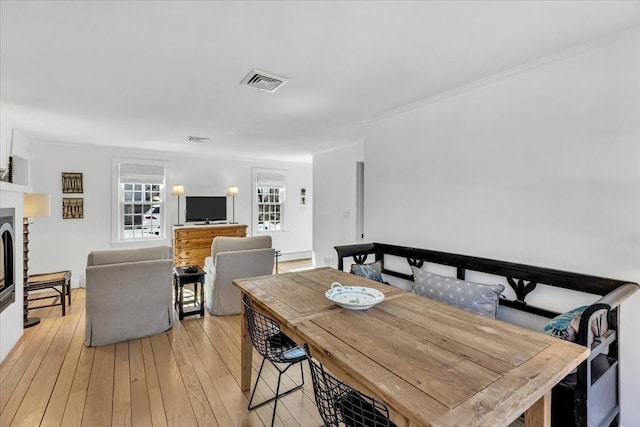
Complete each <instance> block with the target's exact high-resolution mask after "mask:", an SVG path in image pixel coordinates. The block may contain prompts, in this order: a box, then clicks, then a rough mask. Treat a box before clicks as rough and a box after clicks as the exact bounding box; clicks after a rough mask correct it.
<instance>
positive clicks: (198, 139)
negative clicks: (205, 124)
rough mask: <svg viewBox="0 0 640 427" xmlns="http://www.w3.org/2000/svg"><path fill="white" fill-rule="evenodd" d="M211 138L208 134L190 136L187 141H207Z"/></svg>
mask: <svg viewBox="0 0 640 427" xmlns="http://www.w3.org/2000/svg"><path fill="white" fill-rule="evenodd" d="M209 139H211V138H207V137H206V136H188V137H187V141H189V142H206V141H209Z"/></svg>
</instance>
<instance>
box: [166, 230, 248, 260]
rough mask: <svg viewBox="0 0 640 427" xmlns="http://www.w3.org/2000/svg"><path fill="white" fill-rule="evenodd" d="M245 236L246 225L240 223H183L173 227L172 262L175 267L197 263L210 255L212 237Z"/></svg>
mask: <svg viewBox="0 0 640 427" xmlns="http://www.w3.org/2000/svg"><path fill="white" fill-rule="evenodd" d="M217 236H228V237H246V236H247V226H246V225H240V224H219V225H184V226H175V227H173V263H174V265H175V266H176V267H183V266H185V265H197V266H198V267H200V268H204V259H205V258H206V257H208V256H210V255H211V242H212V241H213V238H214V237H217Z"/></svg>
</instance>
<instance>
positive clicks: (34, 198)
mask: <svg viewBox="0 0 640 427" xmlns="http://www.w3.org/2000/svg"><path fill="white" fill-rule="evenodd" d="M47 216H51V197H50V196H49V195H48V194H43V193H31V194H25V195H24V198H23V204H22V217H23V222H22V224H23V233H24V245H23V252H24V260H23V270H24V273H23V276H24V277H23V278H22V283H23V288H24V289H23V304H24V314H23V319H22V320H23V324H24V327H25V328H30V327H31V326H35V325H37V324H38V323H40V318H39V317H31V318H29V310H28V308H29V306H28V305H29V293H28V287H29V286H28V285H29V218H38V217H47ZM63 304H64V302H63Z"/></svg>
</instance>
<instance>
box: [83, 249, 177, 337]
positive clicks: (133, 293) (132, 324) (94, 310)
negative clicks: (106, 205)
mask: <svg viewBox="0 0 640 427" xmlns="http://www.w3.org/2000/svg"><path fill="white" fill-rule="evenodd" d="M172 267H173V256H172V250H171V247H170V246H156V247H150V248H142V249H121V250H105V251H93V252H91V253H90V254H89V256H88V258H87V270H86V273H87V291H86V328H85V339H84V343H85V345H86V346H96V345H105V344H112V343H116V342H121V341H127V340H132V339H136V338H142V337H147V336H151V335H155V334H158V333H160V332H164V331H166V330H167V329H169V328H171V326H172V325H173V304H172V298H173V286H172Z"/></svg>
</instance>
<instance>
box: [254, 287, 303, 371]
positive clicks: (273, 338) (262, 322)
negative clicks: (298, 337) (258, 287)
mask: <svg viewBox="0 0 640 427" xmlns="http://www.w3.org/2000/svg"><path fill="white" fill-rule="evenodd" d="M242 304H243V305H244V309H245V317H246V318H247V325H248V329H249V336H250V337H251V343H252V344H253V347H254V348H255V349H256V351H257V352H258V353H260V355H261V356H262V357H264V358H265V359H267V360H271V361H272V362H276V363H291V362H292V361H293V359H294V358H298V359H301V360H304V357H301V356H304V354H303V353H302V351H301V349H300V348H298V346H297V344H296V343H295V342H293V341H292V340H291V338H289V337H288V336H286V335H285V334H284V333H282V331H281V330H280V326H279V325H278V322H276V321H275V320H273V319H271V318H270V317H267V316H265V315H264V314H262V313H258V312H257V311H255V310H254V309H253V307H252V306H251V301H249V299H248V298H246V297H245V298H244V299H243V300H242Z"/></svg>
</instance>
